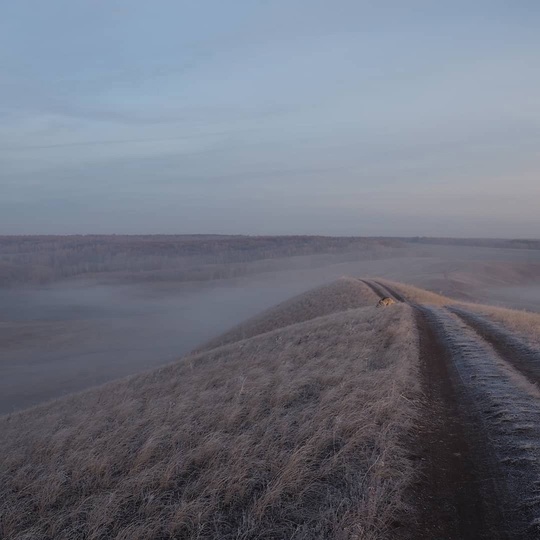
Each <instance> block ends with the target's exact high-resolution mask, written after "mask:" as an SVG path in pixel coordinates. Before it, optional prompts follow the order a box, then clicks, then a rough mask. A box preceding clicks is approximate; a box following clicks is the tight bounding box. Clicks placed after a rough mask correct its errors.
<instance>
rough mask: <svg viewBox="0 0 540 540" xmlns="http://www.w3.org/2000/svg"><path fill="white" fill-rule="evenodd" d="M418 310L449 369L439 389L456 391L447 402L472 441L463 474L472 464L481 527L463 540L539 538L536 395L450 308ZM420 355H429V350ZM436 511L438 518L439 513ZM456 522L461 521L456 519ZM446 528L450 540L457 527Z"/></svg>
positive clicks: (539, 397) (539, 401)
mask: <svg viewBox="0 0 540 540" xmlns="http://www.w3.org/2000/svg"><path fill="white" fill-rule="evenodd" d="M418 310H419V311H421V312H423V313H424V315H425V318H426V319H425V320H426V321H427V324H428V325H429V326H430V327H431V329H432V330H433V332H434V333H435V340H436V341H437V342H438V343H439V345H440V346H441V347H442V348H443V352H442V353H440V354H442V356H443V360H442V361H443V362H445V363H446V367H447V374H446V375H445V373H444V371H441V372H440V373H439V375H440V378H441V380H440V381H439V385H441V384H442V385H445V384H447V385H448V386H450V387H452V388H453V390H452V391H451V393H452V392H453V396H452V395H450V396H449V399H450V401H453V400H455V407H457V414H458V417H459V418H460V421H459V422H460V424H461V426H462V428H463V431H464V433H465V435H466V437H467V441H468V442H469V449H468V450H467V455H466V456H465V458H466V460H467V461H466V463H465V467H466V470H468V467H469V465H470V464H472V465H473V467H474V471H472V474H473V476H472V477H471V482H470V483H469V485H467V486H466V487H465V491H467V490H469V489H470V490H472V491H473V492H474V491H476V492H478V493H479V494H480V501H481V507H482V513H481V514H480V515H479V516H478V519H477V521H476V525H479V526H480V530H479V531H478V532H477V533H475V534H476V536H474V535H473V536H463V538H486V539H487V538H507V539H533V538H538V537H539V536H540V529H539V524H540V461H539V458H540V392H539V390H538V388H537V387H536V386H535V385H533V384H531V383H530V381H529V380H527V378H526V377H525V376H524V375H522V374H521V373H519V372H518V371H517V370H515V369H514V368H513V367H512V366H511V365H510V364H509V362H507V361H506V360H504V359H503V358H502V357H501V356H500V355H499V354H498V352H497V351H496V349H495V348H494V347H493V346H492V345H490V344H489V343H488V342H487V341H485V340H484V339H483V338H482V337H480V336H479V335H478V334H477V333H476V332H475V331H474V329H472V328H471V327H470V326H469V325H468V324H467V323H465V322H464V321H463V320H462V319H460V318H459V317H458V316H457V315H455V314H453V313H452V312H450V311H449V310H448V309H446V308H435V307H426V306H424V307H421V308H418ZM419 328H420V327H419ZM422 350H423V354H426V352H425V346H423V347H422ZM444 351H445V352H444ZM428 352H429V351H428ZM434 363H435V364H436V363H437V360H435V362H434ZM427 369H428V371H427V373H426V368H425V367H424V374H425V375H426V374H429V369H430V368H427ZM431 369H433V368H431ZM439 392H444V389H439ZM442 395H443V396H444V394H442ZM435 399H436V398H435ZM446 404H447V406H448V407H450V409H451V407H452V404H451V403H448V400H446ZM443 416H444V413H443ZM450 436H452V434H450ZM458 436H459V435H458ZM446 440H447V438H443V439H441V442H442V443H445V444H446ZM439 459H440V458H439V457H438V456H437V455H436V454H435V455H433V454H432V455H430V457H429V458H428V460H431V462H432V463H431V466H432V467H433V466H437V463H438V461H439ZM467 463H469V465H467ZM428 464H429V463H428ZM436 474H437V473H435V476H434V475H433V472H432V471H431V470H430V471H428V479H429V480H428V481H430V482H432V483H433V482H436V481H437V476H436ZM462 476H463V475H462ZM474 478H476V479H474ZM475 486H476V487H475ZM431 510H433V511H436V508H432V509H431ZM439 513H440V512H439ZM443 515H444V514H443ZM454 517H455V519H457V520H462V519H463V517H462V516H461V515H459V514H456V515H455V516H454ZM448 525H449V527H450V534H451V533H452V527H451V524H450V523H449V524H448ZM461 537H462V536H451V535H448V536H444V538H461ZM426 538H428V537H427V536H426Z"/></svg>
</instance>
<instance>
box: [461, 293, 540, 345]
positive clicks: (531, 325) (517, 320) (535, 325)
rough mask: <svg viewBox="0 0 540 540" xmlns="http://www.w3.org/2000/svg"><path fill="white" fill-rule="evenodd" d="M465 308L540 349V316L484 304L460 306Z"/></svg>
mask: <svg viewBox="0 0 540 540" xmlns="http://www.w3.org/2000/svg"><path fill="white" fill-rule="evenodd" d="M460 306H463V307H464V308H466V309H468V310H470V311H473V312H475V313H479V314H481V315H484V316H486V317H487V318H489V319H491V320H492V321H495V322H498V323H501V324H502V325H504V326H505V327H506V328H508V329H509V330H511V331H512V332H515V333H516V334H518V335H519V336H521V337H522V338H524V339H525V340H526V341H527V342H529V343H530V344H531V345H533V346H535V347H540V314H538V313H531V312H529V311H521V310H517V309H509V308H500V307H494V306H488V305H483V304H469V303H466V304H465V303H463V304H460Z"/></svg>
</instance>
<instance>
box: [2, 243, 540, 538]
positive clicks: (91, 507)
mask: <svg viewBox="0 0 540 540" xmlns="http://www.w3.org/2000/svg"><path fill="white" fill-rule="evenodd" d="M413 243H414V242H413ZM417 244H421V249H422V250H423V249H427V250H428V251H427V252H424V255H423V256H420V255H419V254H418V252H416V256H415V257H413V256H412V255H411V252H407V253H408V255H407V254H406V252H404V251H400V254H399V255H396V254H394V255H392V254H391V253H389V252H386V251H385V253H384V254H381V253H379V255H378V256H377V257H374V258H365V259H362V257H361V256H360V254H358V253H356V255H350V256H349V257H350V258H351V259H352V258H353V257H354V256H357V260H355V261H352V260H349V261H348V262H343V261H336V260H334V259H332V257H330V259H328V260H327V261H326V263H324V264H323V265H322V266H320V267H315V268H311V269H299V268H293V267H292V266H289V267H287V268H285V267H283V268H282V269H281V270H280V271H279V272H274V273H272V274H270V275H266V274H264V273H263V274H261V275H258V276H251V277H250V278H249V281H246V279H247V277H246V276H244V277H243V278H242V279H241V280H240V281H239V282H237V283H235V284H232V283H231V282H223V281H221V285H220V287H222V288H221V289H220V288H219V287H217V286H216V285H217V284H204V286H201V287H202V288H201V289H197V292H196V293H194V290H193V288H192V284H191V285H189V288H185V289H183V294H184V296H182V297H181V298H182V300H181V301H180V300H178V299H177V298H180V297H177V296H175V295H177V294H178V291H179V290H180V289H179V287H180V288H181V287H186V284H183V285H182V284H172V283H168V284H166V285H164V284H163V283H160V284H159V285H156V284H153V285H152V286H151V287H148V286H144V287H141V286H139V285H137V286H136V287H135V286H134V285H133V284H127V283H121V284H118V283H117V284H115V285H114V287H113V288H111V287H112V286H111V285H110V284H104V283H97V282H93V283H91V282H88V281H87V278H85V281H84V285H82V283H83V282H82V281H79V282H77V283H76V286H77V287H83V288H82V289H79V290H78V293H72V292H69V295H71V294H80V293H81V291H82V290H84V291H86V294H88V295H89V297H90V298H93V299H94V300H95V303H94V304H92V303H91V302H87V303H85V304H84V309H82V308H81V303H80V302H76V301H73V297H72V296H69V295H68V297H69V298H70V299H71V301H72V302H71V303H70V302H58V303H57V304H55V308H54V309H53V312H54V313H53V314H52V315H50V316H49V317H48V318H44V317H43V316H39V317H37V320H32V319H31V318H30V317H26V314H27V313H29V312H31V311H33V310H35V309H37V308H38V307H39V306H41V307H42V309H43V310H45V311H44V313H45V312H46V313H49V311H50V310H51V309H52V308H51V303H50V302H49V300H48V299H49V296H46V298H47V301H41V303H40V302H39V301H38V300H37V299H36V298H38V297H36V294H37V291H38V289H36V290H33V291H32V290H31V289H30V288H29V287H28V286H27V287H26V288H25V289H24V292H25V294H27V295H28V305H27V306H26V308H24V309H23V307H21V302H20V301H19V300H20V298H21V296H20V295H21V294H23V293H22V291H23V289H17V288H15V289H13V288H12V289H9V290H5V291H4V298H5V299H11V300H10V302H11V304H10V305H11V306H12V307H13V312H12V313H11V315H10V317H11V318H10V319H9V320H8V318H7V317H6V319H5V321H4V322H3V323H2V326H0V330H1V331H2V333H0V336H1V339H2V347H3V350H4V351H7V352H8V353H10V354H12V355H13V356H11V359H12V360H13V359H14V360H17V359H19V360H21V359H22V358H23V357H24V354H23V353H24V351H23V350H22V346H23V344H24V346H25V347H28V348H31V345H32V343H34V345H35V347H36V348H41V350H45V351H46V350H47V348H48V350H49V351H50V352H51V354H52V353H53V352H54V351H58V350H62V348H63V347H64V350H70V347H71V350H74V351H77V350H78V349H77V346H76V345H77V343H79V344H81V345H80V349H79V350H83V351H84V349H85V348H87V349H88V343H89V341H88V340H89V339H90V338H92V336H95V335H96V333H97V334H99V335H103V346H104V350H106V346H107V339H111V341H110V343H112V342H113V338H112V336H116V335H117V333H118V329H119V328H123V329H124V331H125V332H126V339H127V338H128V337H129V336H131V338H132V340H133V344H132V346H133V349H134V354H135V360H134V364H131V363H130V361H129V354H128V351H125V353H127V354H124V356H123V358H124V360H123V361H124V362H125V364H126V366H127V369H133V370H134V371H138V373H135V374H133V375H131V376H129V377H127V378H123V379H117V380H113V381H111V382H107V383H106V384H102V385H101V386H94V387H92V388H89V389H88V390H85V391H83V392H80V393H78V394H70V395H67V396H65V397H61V398H60V399H56V400H49V401H48V400H47V399H50V398H51V397H57V396H58V394H56V395H55V394H54V392H53V393H52V394H49V395H48V396H45V397H44V399H38V400H37V402H38V403H39V401H41V403H40V404H37V405H36V406H34V407H30V408H23V407H24V406H25V405H23V407H20V408H23V410H20V411H15V412H12V413H10V414H7V415H4V416H2V417H0V433H1V435H2V436H1V437H0V538H9V539H17V540H23V539H25V540H27V539H36V540H37V539H40V540H41V539H43V540H45V539H72V538H73V539H78V538H83V539H92V540H96V539H108V538H118V539H128V538H129V539H136V540H137V539H155V538H156V539H157V538H160V539H161V538H163V539H177V538H182V539H183V538H200V539H205V538H208V539H210V538H225V539H226V538H231V539H232V538H235V539H240V538H242V539H252V538H253V539H255V538H268V539H270V538H272V539H277V538H294V539H311V538H321V539H322V538H328V539H329V538H338V539H339V538H343V539H369V540H375V539H381V540H386V539H398V540H399V539H403V540H406V539H407V540H408V539H410V540H412V539H426V540H427V539H433V538H441V539H443V538H444V539H456V540H457V539H471V540H472V539H486V540H487V539H490V540H491V539H501V540H502V539H511V540H514V539H534V538H538V536H539V535H540V487H539V483H538V482H539V481H538V478H539V474H540V465H539V464H540V428H539V426H540V392H539V390H538V384H539V383H540V315H539V314H538V313H533V312H526V311H522V310H519V309H507V308H505V307H501V305H499V306H496V305H489V304H485V303H479V302H478V300H482V299H484V297H485V295H489V294H492V298H493V299H496V298H497V294H498V293H497V291H498V290H499V289H500V287H499V286H502V288H507V287H515V286H520V287H525V286H526V287H531V288H532V287H535V281H534V276H535V271H536V265H537V262H536V253H535V250H534V249H530V248H527V249H521V248H520V249H514V248H511V249H514V253H515V255H513V256H512V257H513V261H509V260H507V258H508V257H509V255H508V247H507V246H505V247H493V246H477V247H474V249H473V250H474V255H473V253H471V252H470V251H467V250H469V249H470V247H469V246H432V245H431V244H429V243H426V244H422V242H417ZM387 249H388V250H390V251H392V250H411V249H414V248H412V247H410V246H408V247H407V246H398V247H389V246H387V247H385V248H384V250H387ZM447 249H450V250H456V249H457V250H460V251H459V253H461V254H462V258H461V259H458V258H455V259H453V260H450V256H449V255H447V256H448V260H447V261H446V262H445V260H444V258H443V256H442V253H447V252H446V250H447ZM440 250H444V252H443V251H440ZM463 250H465V251H463ZM481 250H488V251H487V252H486V251H484V252H482V251H481ZM525 252H527V254H525ZM437 253H438V257H439V258H438V259H436V257H435V254H437ZM452 253H453V254H454V255H456V253H458V252H457V251H452ZM487 253H489V254H490V257H492V259H493V260H492V262H491V263H488V262H487V259H486V256H487ZM428 255H429V256H428ZM342 256H343V254H340V255H339V257H340V258H341V257H342ZM520 256H522V257H523V260H521V261H517V260H516V259H518V258H519V257H520ZM297 262H298V261H297ZM282 263H283V264H284V261H282ZM443 263H444V266H445V267H446V270H444V272H447V273H448V276H447V279H446V281H445V283H446V286H447V287H448V288H454V290H456V289H455V288H456V286H457V285H456V284H458V283H460V284H461V285H460V294H456V296H455V297H453V298H452V297H449V296H447V295H446V294H445V292H446V291H444V290H441V289H438V288H437V287H433V286H431V287H430V288H431V290H427V289H425V288H422V287H419V286H418V285H419V284H420V283H419V282H420V281H422V280H424V281H425V282H426V283H428V282H429V283H431V284H433V283H438V282H439V281H438V280H439V279H440V277H439V276H438V275H435V274H433V273H430V271H429V268H430V265H431V267H443ZM289 264H292V263H291V261H289ZM302 264H304V263H302ZM451 266H452V267H453V270H452V269H450V267H451ZM377 267H378V268H386V271H384V272H382V276H381V277H375V276H376V274H375V273H374V270H375V269H376V268H377ZM358 268H364V269H366V268H368V269H370V270H371V271H370V272H364V273H348V276H347V277H340V278H338V279H332V278H334V277H337V276H336V274H338V275H342V274H344V273H345V272H344V271H345V270H346V269H352V270H354V269H358ZM482 268H484V272H483V273H482V272H481V271H480V270H481V269H482ZM487 269H490V271H489V272H488V271H487ZM399 272H401V275H406V274H407V272H408V273H409V275H410V276H412V277H413V278H412V279H410V280H409V283H408V284H405V283H403V282H402V281H400V280H397V279H396V278H395V277H394V276H395V275H396V274H398V273H399ZM525 275H528V276H529V281H527V280H526V279H525V278H524V276H525ZM458 277H459V279H458ZM403 281H405V280H403ZM519 282H520V283H522V285H516V283H519ZM248 283H249V286H246V285H247V284H248ZM481 283H483V285H481V286H480V285H479V284H481ZM524 283H526V285H524ZM262 284H265V285H266V288H264V287H262V286H261V285H262ZM73 286H74V285H73V282H71V284H70V287H73ZM55 287H59V288H58V289H55ZM66 287H67V285H66V284H65V283H61V284H54V285H49V286H47V288H45V289H39V290H40V291H41V292H42V294H45V295H48V294H50V293H51V291H54V290H56V291H61V292H60V293H55V294H68V293H66V290H68V289H66ZM100 287H101V289H100ZM242 287H245V288H244V289H242ZM313 287H314V288H313ZM306 289H309V290H306ZM70 290H71V289H70ZM99 291H101V294H102V296H103V298H106V299H107V300H110V298H111V296H110V295H111V292H112V291H116V292H118V291H124V292H118V294H119V296H118V298H115V299H114V301H111V302H109V303H108V309H107V310H106V312H105V313H106V317H102V316H101V312H100V310H102V309H103V305H104V304H103V302H102V301H101V300H100V297H99V294H98V292H99ZM125 291H128V293H125ZM201 291H205V294H206V297H205V298H206V299H207V301H206V303H205V304H204V303H200V299H201ZM219 291H221V292H219ZM242 291H244V292H243V293H242ZM263 291H264V292H263ZM479 291H481V292H479ZM218 293H219V294H218ZM242 294H243V295H244V296H242ZM258 294H260V295H261V297H260V298H258V300H257V299H256V298H253V297H257V295H258ZM293 294H296V296H293V297H291V296H292V295H293ZM13 295H14V296H13ZM94 295H97V300H96V297H95V296H94ZM186 295H187V296H186ZM190 295H191V296H190ZM188 297H189V298H191V300H190V301H189V302H188V303H187V304H186V302H187V301H186V298H188ZM382 297H390V298H393V299H394V301H395V304H393V305H391V306H389V307H383V308H380V307H376V304H377V303H378V301H379V299H380V298H382ZM76 298H77V299H80V296H76ZM129 298H130V299H131V300H132V303H131V304H127V305H126V304H125V300H126V299H129ZM235 298H236V299H237V300H238V302H237V303H238V304H239V305H240V307H238V306H237V307H236V308H235V307H234V306H235V304H236V303H235ZM242 298H244V300H242ZM135 299H136V300H135ZM165 300H166V301H167V302H168V303H169V304H168V305H169V308H170V310H169V311H165V312H162V311H161V309H162V308H163V305H164V304H163V302H165ZM532 301H533V302H534V299H533V300H532ZM242 302H244V303H243V304H242ZM520 302H521V299H518V301H517V302H516V303H515V306H514V307H516V308H519V307H520V305H521V304H520ZM493 303H496V300H493ZM5 305H7V303H6V304H5ZM186 305H188V306H189V309H187V310H186V311H184V312H185V313H191V314H193V313H195V314H196V315H195V316H194V317H193V319H192V325H191V326H189V324H186V327H185V328H184V331H185V334H182V332H181V325H179V327H178V328H177V329H176V331H177V332H180V335H181V336H182V335H183V336H185V337H181V338H180V339H179V343H180V344H181V343H182V342H184V343H185V342H186V341H187V342H188V343H189V345H186V347H189V349H190V350H189V351H188V350H186V351H184V355H183V356H182V357H181V358H180V359H176V360H174V357H172V358H168V359H166V358H162V359H161V360H159V361H157V362H156V363H155V364H154V366H152V365H148V364H145V362H143V361H140V362H139V363H137V362H138V361H137V357H136V351H138V350H139V348H140V347H141V344H142V343H144V342H145V340H148V338H149V336H150V335H151V334H144V333H141V330H140V328H139V327H138V323H135V322H134V321H133V319H132V318H130V317H132V316H133V312H137V313H138V314H137V318H138V319H140V324H142V323H143V322H144V321H145V320H146V321H147V322H148V323H149V324H150V325H151V326H153V330H152V332H154V331H156V332H157V329H158V328H160V327H161V325H163V324H164V323H165V320H166V319H167V317H169V318H170V317H171V316H172V314H174V313H178V310H179V309H180V308H182V309H184V308H185V306H186ZM242 305H243V307H242ZM149 306H153V309H154V310H155V311H156V312H157V313H159V317H158V316H156V319H155V320H153V319H152V317H150V318H149V317H148V315H149V314H152V310H151V309H150V308H149ZM113 308H114V309H113ZM25 309H26V311H25ZM81 309H82V312H81ZM85 310H86V311H85ZM235 310H236V311H235ZM257 312H258V313H257ZM35 313H37V312H35ZM126 313H128V314H129V316H128V315H127V314H126ZM250 315H251V317H250V318H247V320H244V321H243V322H241V323H240V324H237V325H234V323H235V322H236V320H238V319H242V318H244V319H245V318H246V317H248V316H250ZM212 317H213V320H214V323H212V324H210V325H208V326H207V327H206V328H205V331H204V332H202V333H199V334H196V335H191V334H193V329H194V328H196V327H197V322H199V324H200V322H201V321H203V320H212ZM207 318H208V319H207ZM184 320H187V319H184ZM128 321H129V324H128ZM177 321H178V320H177V319H174V320H172V321H170V322H169V325H170V328H171V330H170V331H171V332H172V331H173V329H174V327H175V326H176V325H177ZM217 321H221V323H222V324H221V327H219V324H217ZM63 327H64V331H59V332H55V331H54V330H59V329H62V328H63ZM107 328H108V329H109V332H110V334H109V337H107ZM218 328H220V329H221V332H222V333H221V334H220V335H218V336H217V337H216V333H218V332H216V329H218ZM168 332H169V330H167V328H165V329H164V330H163V333H162V334H161V337H160V339H162V340H163V341H164V342H166V341H167V334H168ZM137 334H141V335H137ZM190 335H191V341H189V340H188V337H190ZM157 336H158V334H154V338H156V337H157ZM85 340H87V341H85ZM137 340H140V341H137ZM93 343H95V342H93ZM44 344H47V345H46V347H44ZM156 344H157V339H156V341H153V340H152V339H150V340H149V342H148V343H147V347H148V352H149V353H150V352H151V350H152V348H153V347H155V345H156ZM166 344H167V347H170V350H171V351H172V350H173V349H174V347H175V343H174V342H168V343H166ZM164 346H165V345H164ZM21 351H22V352H21ZM14 353H17V354H19V356H16V355H15V354H14ZM27 354H28V356H27V357H26V358H27V364H26V365H17V362H15V361H14V362H13V363H12V364H11V366H9V365H8V367H9V370H8V369H5V364H4V369H5V372H6V373H7V374H8V375H10V373H15V372H16V373H18V374H19V380H20V384H21V386H20V387H19V389H20V388H24V386H23V385H24V378H23V377H22V375H21V374H24V373H25V372H26V373H31V372H32V369H36V370H37V368H38V367H39V369H41V370H42V373H46V372H47V369H48V368H51V366H52V368H54V365H53V364H52V363H51V362H50V361H48V360H47V357H44V358H42V359H41V364H40V361H39V359H34V360H33V359H32V356H31V355H30V353H29V352H28V351H27ZM107 358H110V356H106V355H105V353H104V356H103V359H104V362H103V364H101V365H100V364H99V362H98V363H96V357H92V356H90V358H89V361H88V364H89V366H88V369H89V370H91V369H92V367H93V368H94V369H96V372H97V371H99V370H101V369H102V367H103V366H105V365H106V364H107V360H106V359H107ZM172 360H174V361H172ZM167 362H168V363H167ZM36 366H37V367H36ZM96 366H97V367H96ZM145 367H149V368H152V369H150V370H149V371H143V370H144V369H145ZM77 369H81V366H80V365H79V366H78V367H77V366H74V371H73V372H72V375H73V376H75V379H76V374H77ZM115 369H116V368H115ZM112 371H114V370H111V371H110V372H109V375H110V373H111V372H112ZM141 371H142V372H141ZM132 373H133V371H132ZM122 374H123V373H122V369H118V371H117V372H116V374H115V375H113V376H116V377H118V376H120V375H122ZM108 378H111V377H110V376H109V377H108ZM53 379H55V374H54V373H52V375H51V380H53ZM4 380H6V379H4ZM8 380H9V377H8ZM105 380H107V378H105ZM97 382H98V383H99V382H101V381H97ZM3 384H6V383H5V382H4V383H3ZM88 386H91V384H89V385H88ZM6 387H9V383H8V384H7V385H6ZM39 388H40V389H41V390H42V389H43V388H44V386H41V387H39ZM75 389H77V388H75ZM16 391H18V390H17V389H16ZM14 393H15V392H14ZM8 397H9V395H8ZM29 404H31V403H29Z"/></svg>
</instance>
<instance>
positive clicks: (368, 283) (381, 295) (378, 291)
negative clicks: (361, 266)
mask: <svg viewBox="0 0 540 540" xmlns="http://www.w3.org/2000/svg"><path fill="white" fill-rule="evenodd" d="M358 281H360V283H363V284H364V285H366V286H367V287H369V288H370V289H371V290H372V292H374V293H375V294H376V295H377V296H378V297H379V298H384V297H385V296H389V295H387V294H386V293H385V292H384V290H383V289H381V288H379V287H378V286H377V285H376V284H375V282H373V281H369V280H367V279H359V280H358Z"/></svg>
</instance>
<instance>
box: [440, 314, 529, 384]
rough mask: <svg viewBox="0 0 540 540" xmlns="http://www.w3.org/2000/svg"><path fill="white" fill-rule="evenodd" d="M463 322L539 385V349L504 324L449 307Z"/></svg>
mask: <svg viewBox="0 0 540 540" xmlns="http://www.w3.org/2000/svg"><path fill="white" fill-rule="evenodd" d="M448 309H449V310H450V311H451V312H452V313H454V314H456V315H457V316H458V317H459V318H460V319H461V320H462V321H463V322H464V323H466V324H467V325H469V326H470V327H471V328H472V329H473V330H474V331H475V332H476V333H477V334H478V335H479V336H480V337H482V338H483V339H484V340H485V341H487V342H488V343H489V344H490V345H491V346H492V347H493V348H494V349H495V351H497V353H498V354H499V356H501V357H502V358H504V359H505V360H507V361H508V362H510V363H511V364H512V366H513V367H514V368H515V369H517V370H518V371H520V372H521V373H522V374H523V375H525V377H527V379H529V381H531V382H532V383H534V384H538V385H540V350H538V349H535V348H534V347H531V346H530V345H529V344H528V343H525V342H524V341H523V340H521V339H520V338H518V337H516V336H515V335H514V334H512V333H511V332H509V331H508V330H507V329H506V328H504V326H502V325H500V324H498V323H495V322H493V321H490V320H488V319H486V318H485V317H482V316H481V315H479V314H477V313H473V312H471V311H467V310H465V309H462V308H457V307H449V308H448Z"/></svg>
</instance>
